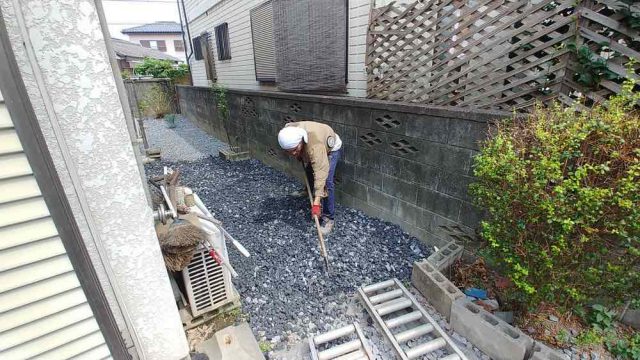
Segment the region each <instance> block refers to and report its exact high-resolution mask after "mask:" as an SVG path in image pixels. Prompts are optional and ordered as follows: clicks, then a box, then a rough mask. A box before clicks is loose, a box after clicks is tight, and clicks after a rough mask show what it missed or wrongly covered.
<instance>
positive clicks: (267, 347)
mask: <svg viewBox="0 0 640 360" xmlns="http://www.w3.org/2000/svg"><path fill="white" fill-rule="evenodd" d="M258 347H259V348H260V351H261V352H263V353H267V352H269V351H271V350H273V344H272V343H270V342H269V341H260V342H259V343H258Z"/></svg>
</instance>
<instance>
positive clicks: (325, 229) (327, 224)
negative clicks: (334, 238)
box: [320, 217, 335, 236]
mask: <svg viewBox="0 0 640 360" xmlns="http://www.w3.org/2000/svg"><path fill="white" fill-rule="evenodd" d="M322 220H323V221H322V226H320V232H321V233H322V235H324V236H327V235H329V234H330V233H331V231H333V226H334V225H335V221H333V220H331V219H329V218H328V217H325V218H323V219H322Z"/></svg>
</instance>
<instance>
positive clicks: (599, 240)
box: [470, 81, 640, 307]
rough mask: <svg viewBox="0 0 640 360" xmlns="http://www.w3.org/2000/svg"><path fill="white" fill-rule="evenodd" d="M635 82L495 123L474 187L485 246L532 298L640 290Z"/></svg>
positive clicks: (617, 298)
mask: <svg viewBox="0 0 640 360" xmlns="http://www.w3.org/2000/svg"><path fill="white" fill-rule="evenodd" d="M633 87H634V84H633V83H632V82H631V81H628V82H627V83H625V84H624V86H623V91H622V93H621V94H620V95H617V96H615V97H613V98H611V99H610V100H609V101H608V102H607V103H606V104H605V105H596V106H594V107H593V108H592V109H591V110H590V111H583V112H577V111H576V110H575V109H571V108H569V109H566V108H563V107H562V106H560V105H558V104H556V105H553V106H551V107H549V108H543V107H541V106H538V107H536V108H535V109H534V110H533V111H532V113H531V114H530V116H528V117H527V118H526V119H522V118H516V117H514V118H513V119H511V120H510V121H506V122H502V123H499V124H497V125H496V129H495V132H494V136H492V137H491V138H490V139H489V140H487V141H486V142H485V143H484V144H483V148H482V150H481V152H480V154H479V155H478V156H476V158H475V162H474V174H475V176H476V178H477V182H476V183H474V184H472V185H471V187H470V190H471V193H472V194H473V196H474V198H475V200H476V203H477V205H479V206H480V207H483V208H484V209H486V211H487V217H486V219H485V221H483V222H482V224H481V234H482V236H483V238H484V239H485V240H486V241H487V243H488V246H487V249H486V252H487V253H488V254H489V256H491V257H492V260H493V261H495V262H498V263H500V264H502V266H503V267H504V270H505V272H506V273H507V274H508V276H509V277H510V278H511V279H512V280H513V282H514V283H515V284H516V286H517V288H518V289H519V290H520V292H521V293H522V294H523V295H525V298H526V301H527V302H528V303H529V304H530V305H535V304H537V303H540V302H542V301H549V302H552V303H555V304H558V305H565V306H567V307H568V305H571V304H574V303H578V304H588V303H591V302H592V301H594V300H597V302H599V303H603V304H611V303H615V304H619V303H620V302H621V301H624V300H628V299H633V298H638V296H639V294H640V290H639V289H640V271H638V270H639V267H640V115H639V114H638V112H637V111H636V110H634V106H633V104H635V103H637V102H638V100H640V96H639V94H638V93H634V92H633Z"/></svg>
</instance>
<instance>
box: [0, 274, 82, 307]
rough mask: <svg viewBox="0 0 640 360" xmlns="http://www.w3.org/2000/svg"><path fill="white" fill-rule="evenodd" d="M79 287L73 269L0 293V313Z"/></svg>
mask: <svg viewBox="0 0 640 360" xmlns="http://www.w3.org/2000/svg"><path fill="white" fill-rule="evenodd" d="M78 287H80V282H79V281H78V277H77V276H76V274H75V273H74V272H73V271H69V272H67V273H64V274H60V275H57V276H54V277H51V278H48V279H47V280H46V281H40V282H37V283H34V284H31V285H27V286H23V287H20V288H17V289H15V290H12V291H10V292H5V293H2V294H0V313H4V312H7V311H9V310H13V309H17V308H19V307H21V306H25V305H28V304H32V303H35V302H37V301H40V300H43V299H46V298H48V297H51V296H54V295H57V294H61V293H63V292H66V291H69V290H72V289H75V288H78Z"/></svg>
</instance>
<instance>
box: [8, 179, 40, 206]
mask: <svg viewBox="0 0 640 360" xmlns="http://www.w3.org/2000/svg"><path fill="white" fill-rule="evenodd" d="M0 189H2V191H1V192H0V204H2V203H7V202H10V201H15V200H20V199H27V198H32V197H36V196H38V195H40V188H39V187H38V183H37V182H36V178H35V177H33V176H22V177H16V178H12V179H6V180H0Z"/></svg>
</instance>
